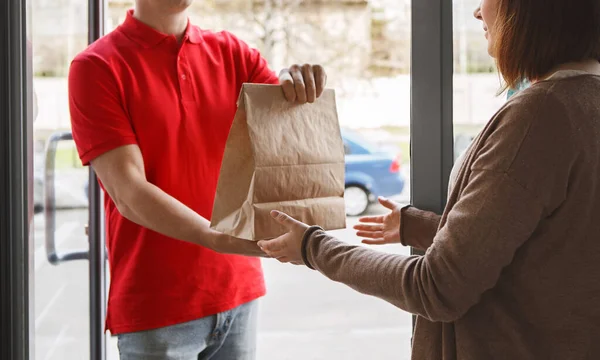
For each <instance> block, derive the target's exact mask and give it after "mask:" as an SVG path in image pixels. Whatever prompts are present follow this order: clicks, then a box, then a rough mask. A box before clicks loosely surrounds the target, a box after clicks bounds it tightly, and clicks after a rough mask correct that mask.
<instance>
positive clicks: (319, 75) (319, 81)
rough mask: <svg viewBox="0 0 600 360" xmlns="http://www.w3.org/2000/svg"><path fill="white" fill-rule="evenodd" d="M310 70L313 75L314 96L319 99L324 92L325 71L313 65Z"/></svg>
mask: <svg viewBox="0 0 600 360" xmlns="http://www.w3.org/2000/svg"><path fill="white" fill-rule="evenodd" d="M312 70H313V73H314V74H315V76H314V77H315V84H316V86H315V87H316V89H315V90H316V95H317V97H320V96H321V95H323V91H325V86H326V85H327V73H325V70H324V69H323V67H322V66H321V65H314V66H313V67H312Z"/></svg>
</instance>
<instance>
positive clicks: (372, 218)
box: [358, 216, 383, 224]
mask: <svg viewBox="0 0 600 360" xmlns="http://www.w3.org/2000/svg"><path fill="white" fill-rule="evenodd" d="M358 221H359V222H361V223H375V224H383V216H365V217H361V218H360V219H358Z"/></svg>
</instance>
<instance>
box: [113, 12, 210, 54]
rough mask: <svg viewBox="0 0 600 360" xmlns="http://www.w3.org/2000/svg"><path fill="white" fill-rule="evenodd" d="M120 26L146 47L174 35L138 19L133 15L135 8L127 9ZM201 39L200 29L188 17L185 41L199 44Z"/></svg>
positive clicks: (126, 33)
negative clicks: (160, 30)
mask: <svg viewBox="0 0 600 360" xmlns="http://www.w3.org/2000/svg"><path fill="white" fill-rule="evenodd" d="M120 28H121V31H122V32H124V33H125V35H127V36H128V37H130V38H131V39H133V40H134V41H135V42H137V43H139V44H140V45H142V46H144V47H146V48H149V47H153V46H156V45H158V44H159V43H160V42H161V41H163V40H165V39H167V38H171V37H172V35H167V34H163V33H161V32H159V31H157V30H155V29H153V28H151V27H150V26H148V25H146V24H144V23H143V22H141V21H139V20H138V19H136V18H135V17H134V16H133V10H129V11H127V17H126V18H125V21H124V22H123V24H121V26H120ZM201 41H202V36H201V35H200V31H199V29H198V28H196V27H195V26H192V24H191V23H190V20H189V19H188V24H187V28H186V29H185V35H184V36H183V42H184V43H185V42H191V43H193V44H198V43H200V42H201Z"/></svg>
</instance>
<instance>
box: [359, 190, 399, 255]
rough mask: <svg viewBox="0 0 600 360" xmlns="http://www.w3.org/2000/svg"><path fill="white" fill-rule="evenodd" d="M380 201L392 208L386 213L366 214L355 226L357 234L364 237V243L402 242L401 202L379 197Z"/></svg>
mask: <svg viewBox="0 0 600 360" xmlns="http://www.w3.org/2000/svg"><path fill="white" fill-rule="evenodd" d="M378 200H379V203H380V204H381V205H383V206H384V207H386V208H387V209H389V210H391V212H389V213H387V214H385V215H378V216H365V217H362V218H360V219H359V220H358V221H359V224H357V225H355V226H354V229H355V230H357V232H356V236H358V237H361V238H363V239H364V240H363V241H362V242H363V244H369V245H384V244H395V243H400V209H401V208H402V207H401V206H400V204H398V203H397V202H395V201H392V200H389V199H386V198H384V197H379V199H378Z"/></svg>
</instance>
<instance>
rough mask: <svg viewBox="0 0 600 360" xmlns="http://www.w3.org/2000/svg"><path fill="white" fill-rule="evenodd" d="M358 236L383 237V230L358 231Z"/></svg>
mask: <svg viewBox="0 0 600 360" xmlns="http://www.w3.org/2000/svg"><path fill="white" fill-rule="evenodd" d="M356 236H358V237H363V238H369V239H383V232H381V231H357V232H356Z"/></svg>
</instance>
